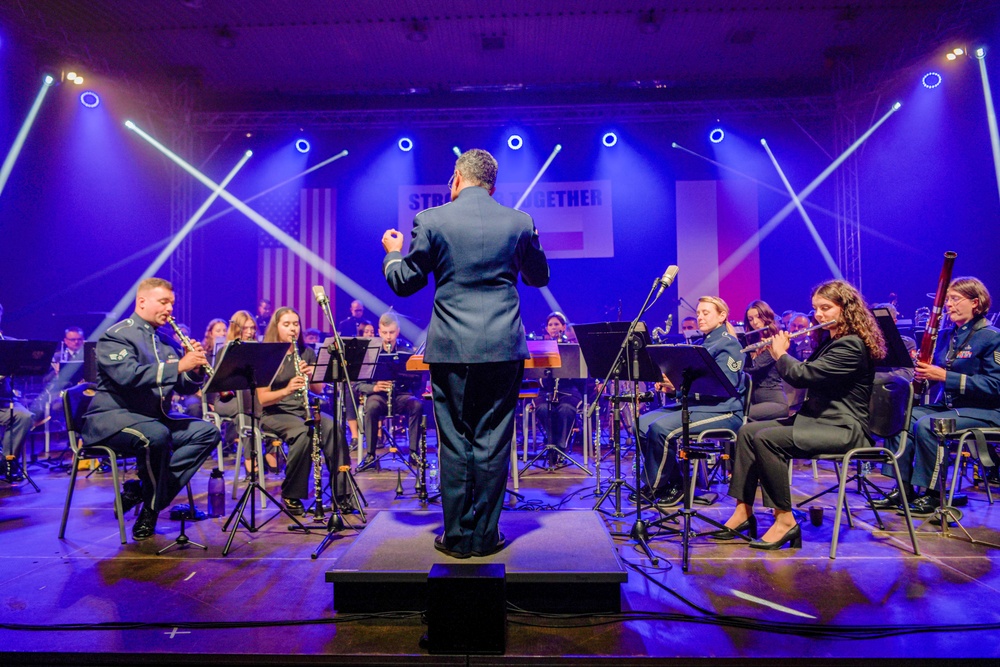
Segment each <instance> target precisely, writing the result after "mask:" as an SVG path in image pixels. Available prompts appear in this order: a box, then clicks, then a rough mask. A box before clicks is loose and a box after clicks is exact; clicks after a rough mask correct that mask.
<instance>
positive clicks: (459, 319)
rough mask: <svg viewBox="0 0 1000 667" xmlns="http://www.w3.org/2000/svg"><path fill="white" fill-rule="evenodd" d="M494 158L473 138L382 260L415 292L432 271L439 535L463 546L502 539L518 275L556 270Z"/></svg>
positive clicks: (403, 288) (517, 378) (455, 553)
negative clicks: (444, 187)
mask: <svg viewBox="0 0 1000 667" xmlns="http://www.w3.org/2000/svg"><path fill="white" fill-rule="evenodd" d="M496 178H497V162H496V160H495V159H494V158H493V156H492V155H490V154H489V153H488V152H487V151H484V150H481V149H472V150H469V151H466V152H465V153H462V155H461V156H459V158H458V160H457V161H456V162H455V173H454V174H453V175H452V177H451V180H450V181H449V182H448V186H449V188H450V189H451V200H452V201H451V202H450V203H448V204H445V205H444V206H438V207H436V208H431V209H428V210H426V211H422V212H420V213H418V214H417V216H416V218H415V219H414V221H413V233H412V238H411V241H410V251H409V254H407V255H405V256H404V255H403V254H402V249H403V235H402V234H400V233H399V232H398V231H396V230H394V229H390V230H388V231H386V232H385V234H384V235H383V236H382V246H383V248H385V251H386V256H385V259H384V260H383V262H382V270H383V273H385V277H386V280H387V281H388V283H389V286H390V287H391V288H392V290H393V291H394V292H395V293H396V294H398V295H399V296H409V295H411V294H414V293H415V292H417V291H419V290H420V289H422V288H423V287H424V286H426V285H427V282H428V278H429V276H430V275H431V274H433V275H434V282H435V293H434V312H433V315H432V317H431V322H430V327H429V328H428V331H427V346H426V352H425V354H424V360H425V361H426V362H427V363H428V364H429V365H430V369H431V386H432V390H433V395H434V416H435V418H436V420H437V425H438V457H439V459H440V466H441V495H442V498H441V505H442V510H443V512H444V534H443V535H439V536H437V537H436V538H435V539H434V547H435V548H436V549H437V550H438V551H441V552H443V553H445V554H447V555H448V556H451V557H454V558H468V557H469V556H487V555H489V554H492V553H494V552H496V551H499V550H500V549H502V548H503V546H504V544H505V540H504V537H503V535H502V534H501V533H500V531H499V530H498V523H499V520H500V509H501V500H502V499H503V492H504V487H505V484H506V479H507V470H508V468H509V465H510V442H511V436H512V435H513V431H514V407H515V404H516V402H517V395H518V390H519V389H520V386H521V378H522V376H523V374H524V360H525V359H527V358H529V354H528V347H527V343H526V342H525V334H524V326H523V324H522V323H521V311H520V299H519V297H518V293H517V279H518V275H519V274H520V275H521V277H522V279H523V280H524V283H525V284H526V285H529V286H532V287H544V286H545V285H547V284H548V282H549V266H548V262H547V261H546V259H545V253H544V252H543V251H542V248H541V245H540V243H539V240H538V232H537V230H536V229H535V224H534V222H533V221H532V219H531V216H529V215H527V214H526V213H521V212H520V211H515V210H513V209H510V208H507V207H505V206H502V205H501V204H499V203H497V202H496V201H495V200H494V199H493V192H494V190H495V185H496Z"/></svg>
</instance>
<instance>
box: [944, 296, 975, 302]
mask: <svg viewBox="0 0 1000 667" xmlns="http://www.w3.org/2000/svg"><path fill="white" fill-rule="evenodd" d="M969 300H970V299H969V298H968V297H964V296H946V297H945V298H944V302H945V303H959V302H960V301H969Z"/></svg>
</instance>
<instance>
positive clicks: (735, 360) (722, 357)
mask: <svg viewBox="0 0 1000 667" xmlns="http://www.w3.org/2000/svg"><path fill="white" fill-rule="evenodd" d="M701 344H702V345H704V346H705V349H706V350H708V351H709V352H710V353H711V354H712V357H713V358H714V359H715V363H717V364H719V368H721V369H722V370H723V372H725V374H726V379H727V380H729V383H730V384H732V385H733V386H734V387H736V389H737V390H739V391H740V392H742V391H743V388H744V386H745V378H744V375H743V357H744V355H743V350H742V346H741V345H740V341H739V340H737V339H736V337H735V336H731V335H730V334H729V332H728V331H727V330H726V327H725V326H721V327H718V328H716V329H714V330H713V331H710V332H708V334H706V335H705V339H704V340H703V341H702V343H701ZM690 408H691V412H709V413H716V414H718V413H721V412H732V413H733V414H735V415H737V416H739V418H740V419H743V400H742V399H741V398H740V397H739V396H736V397H731V396H726V397H716V396H705V395H701V394H696V395H694V396H692V397H691V402H690Z"/></svg>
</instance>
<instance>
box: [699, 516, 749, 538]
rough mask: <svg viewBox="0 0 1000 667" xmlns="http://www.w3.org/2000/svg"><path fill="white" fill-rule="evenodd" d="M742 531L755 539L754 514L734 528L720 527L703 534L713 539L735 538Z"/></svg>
mask: <svg viewBox="0 0 1000 667" xmlns="http://www.w3.org/2000/svg"><path fill="white" fill-rule="evenodd" d="M742 533H747V534H748V535H749V536H750V537H752V538H753V539H755V540H756V539H757V517H756V516H755V515H753V514H751V515H750V516H748V517H747V520H746V521H744V522H743V523H741V524H740V525H738V526H736V527H735V528H721V529H719V530H713V531H711V532H709V533H704V534H705V535H707V536H708V537H709V538H711V539H713V540H735V539H736V538H737V537H739V536H740V535H741V534H742Z"/></svg>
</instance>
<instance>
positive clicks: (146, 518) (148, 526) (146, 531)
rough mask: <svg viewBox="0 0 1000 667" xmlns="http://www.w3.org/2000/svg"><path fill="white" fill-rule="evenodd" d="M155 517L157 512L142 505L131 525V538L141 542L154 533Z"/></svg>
mask: <svg viewBox="0 0 1000 667" xmlns="http://www.w3.org/2000/svg"><path fill="white" fill-rule="evenodd" d="M156 519H157V513H156V512H154V511H153V510H151V509H149V508H148V507H147V506H146V505H143V506H142V510H140V511H139V518H138V519H136V520H135V523H134V524H133V525H132V539H133V540H135V541H136V542H142V541H143V540H148V539H149V538H151V537H152V536H153V535H156Z"/></svg>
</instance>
